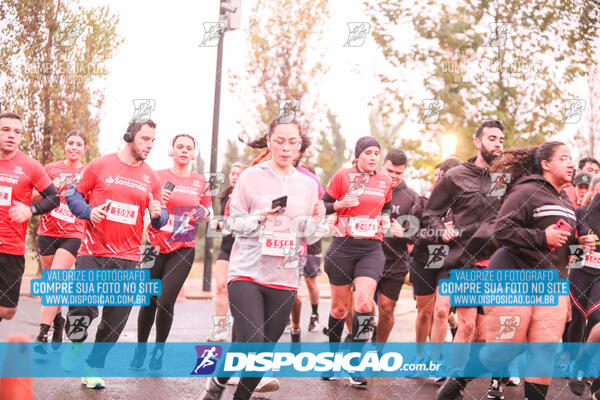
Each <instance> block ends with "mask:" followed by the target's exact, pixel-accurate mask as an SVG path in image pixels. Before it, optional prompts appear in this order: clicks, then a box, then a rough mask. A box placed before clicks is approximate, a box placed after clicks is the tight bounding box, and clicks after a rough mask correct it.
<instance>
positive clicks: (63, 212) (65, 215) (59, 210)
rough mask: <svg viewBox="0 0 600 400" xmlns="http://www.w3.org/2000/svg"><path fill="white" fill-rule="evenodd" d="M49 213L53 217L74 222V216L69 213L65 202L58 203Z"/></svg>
mask: <svg viewBox="0 0 600 400" xmlns="http://www.w3.org/2000/svg"><path fill="white" fill-rule="evenodd" d="M50 215H52V216H53V217H54V218H57V219H60V220H61V221H66V222H69V223H71V224H72V223H74V222H75V216H74V215H73V213H71V210H69V206H67V205H66V204H65V203H60V206H58V207H56V208H55V209H54V210H52V211H51V212H50Z"/></svg>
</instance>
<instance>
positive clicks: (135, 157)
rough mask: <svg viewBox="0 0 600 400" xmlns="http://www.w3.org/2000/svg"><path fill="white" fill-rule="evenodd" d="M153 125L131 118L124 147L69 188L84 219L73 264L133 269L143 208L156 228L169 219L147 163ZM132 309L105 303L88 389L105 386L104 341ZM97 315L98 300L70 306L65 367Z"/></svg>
mask: <svg viewBox="0 0 600 400" xmlns="http://www.w3.org/2000/svg"><path fill="white" fill-rule="evenodd" d="M155 129H156V124H155V123H154V122H153V121H152V120H144V121H135V122H132V123H130V124H129V127H128V128H127V132H126V133H125V134H124V135H123V140H125V142H126V144H125V147H123V149H121V150H120V151H119V152H118V153H113V154H108V155H106V156H102V157H98V158H96V159H95V160H93V161H92V162H91V163H90V164H89V165H88V167H87V168H86V169H85V170H84V171H83V176H82V178H81V181H80V182H79V183H78V184H77V187H75V186H70V187H69V188H68V189H67V194H66V200H67V204H68V205H69V209H70V210H71V212H72V213H73V214H74V215H75V216H76V217H78V218H81V219H84V220H86V226H85V233H84V237H83V240H82V243H81V247H80V249H79V253H78V255H77V261H76V262H75V269H134V268H136V266H137V265H138V263H139V260H140V245H141V242H142V234H143V230H144V212H145V210H146V209H147V210H148V211H149V214H150V217H151V221H152V226H153V227H154V228H155V229H160V228H161V227H162V226H163V225H165V224H166V222H167V220H168V213H167V210H166V208H161V195H162V193H161V185H160V179H159V177H158V175H157V174H156V172H154V171H153V170H152V168H150V166H148V164H146V163H145V162H144V160H146V158H147V157H148V154H149V153H150V151H151V150H152V147H153V146H154V140H155V138H156V131H155ZM84 198H87V200H88V203H89V204H88V203H86V202H85V200H84ZM130 311H131V306H127V305H124V306H104V307H103V309H102V317H101V321H100V324H99V325H98V331H97V333H96V343H101V344H98V345H96V344H95V345H94V347H93V349H92V352H91V354H90V355H89V357H88V358H87V360H86V365H85V368H84V375H85V377H84V378H82V383H83V384H85V385H86V386H87V387H88V388H99V389H101V388H104V381H103V380H102V379H100V378H98V377H96V375H97V371H96V368H103V367H104V362H105V359H106V356H107V353H108V351H109V349H110V346H109V345H107V344H106V343H105V342H116V341H117V340H118V339H119V336H120V335H121V332H122V331H123V329H124V328H125V323H126V322H127V319H128V317H129V313H130ZM97 316H98V307H97V305H93V306H70V307H69V312H68V315H67V321H66V324H65V331H66V334H67V337H68V338H69V339H71V341H72V342H73V343H71V346H70V349H69V350H70V351H67V352H65V353H64V354H63V359H62V364H63V368H67V369H68V368H69V366H70V365H71V363H73V365H74V362H75V361H76V359H77V356H78V353H79V350H80V342H83V341H84V340H85V339H86V337H87V328H89V326H90V323H91V321H92V320H93V319H94V318H96V317H97ZM82 330H83V334H81V332H82Z"/></svg>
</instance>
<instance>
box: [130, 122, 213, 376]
mask: <svg viewBox="0 0 600 400" xmlns="http://www.w3.org/2000/svg"><path fill="white" fill-rule="evenodd" d="M197 152H198V146H197V143H196V139H194V137H193V136H191V135H188V134H185V133H183V134H179V135H177V136H175V137H174V138H173V140H172V141H171V146H170V149H169V156H170V157H172V158H173V167H172V168H170V169H164V170H160V171H157V174H158V176H159V177H160V180H161V184H162V185H163V191H162V201H163V204H165V205H166V207H167V210H168V211H169V221H168V222H167V224H166V225H165V226H163V227H162V228H161V229H160V230H157V229H154V228H153V227H152V226H149V227H148V241H149V242H150V243H151V244H152V245H154V246H155V247H158V248H159V255H158V257H157V258H156V260H155V261H154V265H153V266H152V269H151V270H150V277H151V279H160V280H161V281H162V292H161V294H160V296H158V297H156V296H153V297H151V299H150V305H148V306H144V307H140V312H139V314H138V346H137V348H136V350H135V354H134V357H133V360H132V361H131V364H130V367H131V368H132V369H139V368H142V367H143V365H144V360H145V358H146V343H147V342H148V336H150V330H151V329H152V325H154V319H155V316H156V346H155V347H154V350H153V351H152V354H151V357H150V362H149V365H148V366H149V368H150V369H151V370H154V371H157V370H160V369H161V368H162V358H163V353H164V344H165V342H166V340H167V337H168V336H169V332H170V330H171V325H172V323H173V313H174V310H175V301H176V300H177V295H178V294H179V291H180V290H181V288H182V286H183V283H184V282H185V280H186V278H187V276H188V274H189V272H190V270H191V268H192V264H193V262H194V253H195V248H196V242H197V236H196V231H197V226H196V224H197V223H198V222H202V221H205V220H206V219H207V218H208V217H209V216H210V215H211V214H212V211H211V197H210V193H209V191H208V190H207V189H208V188H207V183H206V181H205V179H204V177H203V176H202V175H200V174H197V173H195V172H192V171H191V170H190V163H191V161H193V160H195V159H196V156H197Z"/></svg>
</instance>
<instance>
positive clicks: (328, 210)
mask: <svg viewBox="0 0 600 400" xmlns="http://www.w3.org/2000/svg"><path fill="white" fill-rule="evenodd" d="M321 200H323V203H324V204H325V214H327V215H329V214H333V213H335V208H333V203H335V201H336V200H335V199H334V198H333V197H331V196H330V195H329V193H327V192H325V194H323V197H322V198H321Z"/></svg>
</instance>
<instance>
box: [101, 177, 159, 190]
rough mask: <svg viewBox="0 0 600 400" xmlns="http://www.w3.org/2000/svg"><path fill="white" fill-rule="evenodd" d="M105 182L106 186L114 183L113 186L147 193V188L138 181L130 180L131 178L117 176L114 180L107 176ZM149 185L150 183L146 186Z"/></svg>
mask: <svg viewBox="0 0 600 400" xmlns="http://www.w3.org/2000/svg"><path fill="white" fill-rule="evenodd" d="M105 182H106V183H108V184H113V183H114V184H115V185H121V186H126V187H129V188H133V189H137V190H139V191H142V192H146V191H147V187H146V185H145V184H144V183H142V182H140V181H138V180H137V179H131V178H127V177H124V176H119V175H117V176H115V177H114V178H113V177H112V176H109V177H108V178H106V179H105ZM149 183H150V182H148V184H149Z"/></svg>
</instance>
